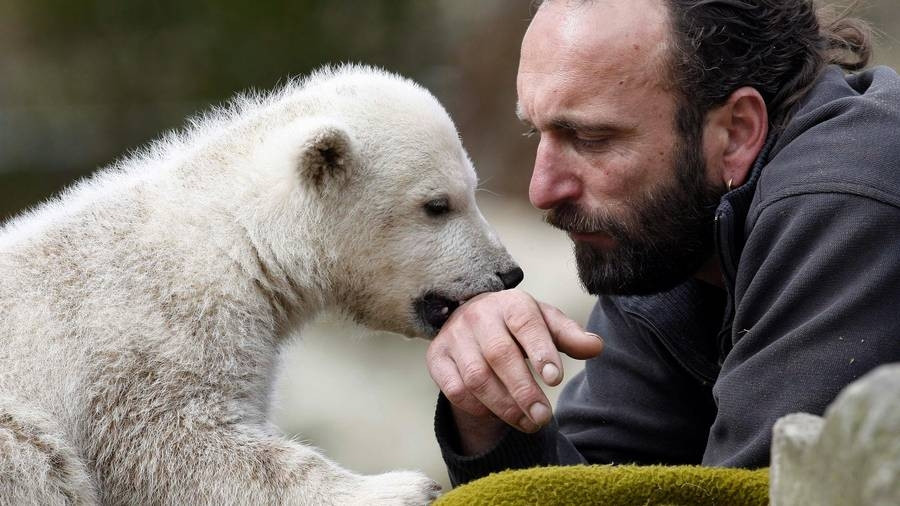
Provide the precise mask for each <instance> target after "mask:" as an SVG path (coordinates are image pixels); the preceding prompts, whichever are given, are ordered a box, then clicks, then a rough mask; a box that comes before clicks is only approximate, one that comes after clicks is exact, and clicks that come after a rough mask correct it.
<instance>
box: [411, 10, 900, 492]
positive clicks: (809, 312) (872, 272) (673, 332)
mask: <svg viewBox="0 0 900 506" xmlns="http://www.w3.org/2000/svg"><path fill="white" fill-rule="evenodd" d="M868 55H869V46H868V42H867V39H866V31H865V29H864V27H863V26H862V25H860V24H858V23H857V22H855V21H853V20H846V19H844V20H838V21H835V22H834V23H830V24H829V23H825V22H824V21H823V20H820V19H818V18H817V15H816V13H815V11H814V9H813V6H812V2H810V1H807V0H578V1H575V0H547V1H545V2H544V3H543V4H542V5H541V6H540V7H539V8H538V10H537V12H536V14H535V16H534V19H533V21H532V23H531V25H530V27H529V29H528V32H527V33H526V35H525V37H524V40H523V42H522V52H521V60H520V67H519V75H518V83H517V86H518V96H519V104H518V112H519V115H520V117H521V119H522V120H523V121H524V122H525V123H526V125H528V126H529V128H531V131H532V132H534V133H536V134H538V135H540V144H539V146H538V148H537V154H536V159H535V165H534V172H533V175H532V180H531V187H530V192H529V197H530V199H531V202H532V203H533V204H534V205H535V206H536V207H538V208H540V209H543V210H545V211H546V219H547V221H548V222H549V223H550V224H552V225H554V226H556V227H559V228H561V229H563V230H566V231H568V232H569V236H570V238H571V239H572V241H573V242H574V245H575V254H576V259H577V262H578V268H579V274H580V277H581V279H582V281H583V283H584V285H585V287H586V288H587V289H588V290H589V291H590V292H591V293H593V294H596V295H598V296H599V297H598V301H597V304H596V307H595V309H594V312H593V313H592V315H591V318H590V321H589V322H588V324H587V330H588V331H589V332H585V331H583V330H582V329H581V327H579V326H578V324H577V323H575V322H573V321H571V320H569V319H568V318H566V317H565V316H564V315H563V314H562V313H561V312H559V311H558V310H556V309H555V308H553V307H551V306H549V305H547V304H544V303H542V302H539V301H536V300H534V299H533V298H532V297H531V296H530V295H528V294H527V293H525V292H522V291H520V290H507V291H504V292H499V293H494V294H485V295H481V296H479V297H476V298H474V299H472V300H471V301H469V302H467V303H466V304H465V305H463V306H462V307H460V308H459V309H458V310H457V311H456V312H455V313H454V314H453V315H452V316H451V318H450V320H449V321H448V322H447V323H446V324H445V326H444V328H443V329H442V331H441V333H440V334H439V335H438V336H437V338H436V339H435V340H434V342H433V343H432V344H431V346H430V348H429V352H428V365H429V369H430V371H431V374H432V377H433V378H434V380H435V382H436V383H437V384H438V386H439V387H440V388H441V390H442V392H443V395H442V396H441V398H440V399H439V402H438V410H437V417H436V431H437V436H438V441H439V443H440V445H441V448H442V451H443V454H444V458H445V461H446V462H447V465H448V469H449V471H450V475H451V480H452V481H453V483H454V484H459V483H463V482H465V481H468V480H471V479H474V478H477V477H480V476H483V475H485V474H487V473H489V472H492V471H497V470H501V469H505V468H516V467H529V466H534V465H550V464H574V463H584V462H587V463H641V464H655V463H664V464H688V463H690V464H701V463H702V464H704V465H710V466H733V467H749V468H753V467H761V466H766V465H768V459H769V446H770V441H771V440H770V432H771V428H772V425H773V423H774V422H775V420H776V419H777V418H779V417H781V416H783V415H785V414H787V413H791V412H798V411H805V412H809V413H814V414H821V413H822V411H823V410H824V408H825V407H826V406H827V405H828V403H829V402H831V401H832V400H833V399H834V397H835V396H836V394H837V393H838V392H839V391H840V390H841V389H842V388H843V387H844V386H846V385H847V384H848V383H850V382H852V381H853V380H854V379H855V378H857V377H859V376H860V375H862V374H864V373H865V372H867V371H868V370H870V369H872V368H874V367H875V366H876V365H878V364H881V363H885V362H892V361H900V337H898V336H900V318H898V317H897V314H896V311H895V310H894V306H895V305H896V304H897V301H900V247H898V246H897V245H898V244H900V142H897V141H896V136H897V132H898V131H900V79H898V77H897V75H896V74H895V73H894V72H893V71H892V70H890V69H886V68H878V69H875V70H872V71H867V72H863V73H860V74H857V75H851V76H845V74H844V72H843V70H858V69H860V68H862V67H864V66H865V64H866V62H867V60H868ZM828 63H838V64H840V65H841V67H843V69H842V68H841V67H839V66H829V65H828ZM597 335H600V336H603V341H601V340H600V339H599V338H598V337H597ZM601 348H604V349H603V353H602V354H600V351H601ZM557 349H558V350H561V351H563V352H565V353H567V354H569V355H571V356H573V357H576V358H589V357H596V358H591V359H590V360H588V362H587V363H586V367H585V370H584V371H583V372H582V373H580V374H579V375H578V376H576V377H575V378H573V379H572V381H571V382H570V383H569V384H568V385H567V387H566V389H565V390H564V392H563V394H562V396H561V398H560V402H559V406H558V409H557V413H556V416H555V417H554V416H552V415H551V410H550V405H549V402H548V401H547V399H546V397H545V396H544V395H543V393H542V392H541V391H540V389H539V387H538V385H537V383H536V382H535V381H534V380H533V379H532V376H531V374H530V372H529V368H528V364H530V365H531V367H532V368H533V369H534V371H536V372H537V373H538V374H540V376H541V377H542V378H543V379H544V381H545V382H546V383H547V384H550V385H554V384H558V383H559V382H560V381H561V379H562V367H561V363H560V359H559V355H558V352H557Z"/></svg>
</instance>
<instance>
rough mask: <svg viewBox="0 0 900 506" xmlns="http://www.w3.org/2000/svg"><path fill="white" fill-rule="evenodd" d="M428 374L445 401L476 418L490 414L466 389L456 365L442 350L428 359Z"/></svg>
mask: <svg viewBox="0 0 900 506" xmlns="http://www.w3.org/2000/svg"><path fill="white" fill-rule="evenodd" d="M429 351H430V350H429ZM428 372H429V373H430V374H431V377H432V379H434V382H435V384H437V386H438V388H440V389H441V391H442V392H444V396H445V397H446V398H447V400H448V401H450V402H451V403H452V404H453V405H454V406H456V407H458V408H460V409H462V410H463V411H465V412H466V413H468V414H470V415H472V416H476V417H484V416H488V415H490V414H491V411H490V410H489V409H488V408H487V407H485V405H484V404H482V403H481V401H479V400H478V399H477V398H475V396H474V395H472V394H471V393H470V392H469V389H468V388H466V385H465V383H463V380H462V376H460V374H459V370H457V368H456V364H455V363H454V362H453V360H451V359H450V357H448V356H447V355H446V354H445V353H444V350H441V351H440V352H436V353H435V354H434V357H430V359H429V360H428Z"/></svg>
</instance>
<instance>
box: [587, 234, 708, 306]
mask: <svg viewBox="0 0 900 506" xmlns="http://www.w3.org/2000/svg"><path fill="white" fill-rule="evenodd" d="M629 253H630V252H625V251H623V250H622V248H621V247H618V248H612V249H599V248H595V247H592V246H590V245H589V243H587V242H579V241H576V242H575V260H576V264H577V266H578V277H579V279H580V280H581V284H582V286H584V289H585V290H586V291H587V292H588V293H590V294H591V295H598V296H599V295H652V294H656V293H660V292H665V291H668V290H671V289H672V288H674V287H676V286H678V285H680V284H682V283H684V282H685V281H687V280H688V279H689V278H690V277H691V273H692V272H693V270H692V268H689V267H688V264H689V263H690V262H685V263H684V264H680V266H681V267H683V268H674V264H673V263H671V262H670V261H668V260H669V259H663V258H659V259H651V258H647V257H646V256H644V255H633V254H629Z"/></svg>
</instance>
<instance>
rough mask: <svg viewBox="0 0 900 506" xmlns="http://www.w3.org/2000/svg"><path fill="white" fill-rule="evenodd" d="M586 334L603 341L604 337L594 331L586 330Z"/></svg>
mask: <svg viewBox="0 0 900 506" xmlns="http://www.w3.org/2000/svg"><path fill="white" fill-rule="evenodd" d="M585 334H587V335H589V336H591V337H593V338H595V339H599V340H601V341H603V338H602V337H600V336H598V335H597V334H594V333H593V332H585Z"/></svg>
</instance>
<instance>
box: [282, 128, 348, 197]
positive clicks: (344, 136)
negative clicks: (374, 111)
mask: <svg viewBox="0 0 900 506" xmlns="http://www.w3.org/2000/svg"><path fill="white" fill-rule="evenodd" d="M304 127H305V128H302V129H301V130H304V131H303V132H298V134H299V135H298V137H297V138H296V141H297V142H299V143H300V148H299V151H298V152H297V157H296V163H297V171H298V173H299V174H300V177H301V178H303V180H304V181H305V182H306V183H307V184H308V185H309V186H310V187H314V188H317V189H320V190H321V189H322V188H324V187H325V186H327V185H330V184H340V182H342V181H344V180H346V179H347V177H348V176H349V174H350V172H351V171H352V170H353V165H354V162H355V158H356V156H355V153H354V143H353V140H352V139H351V138H350V134H349V133H348V132H347V129H346V128H345V127H344V126H342V125H340V124H338V123H336V122H327V121H323V122H316V123H314V124H311V125H304Z"/></svg>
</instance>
